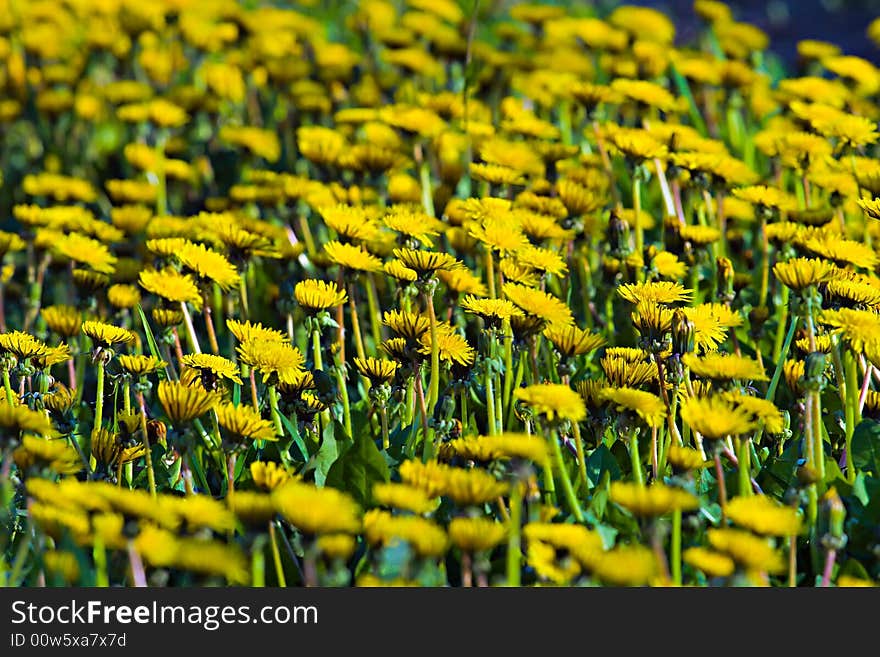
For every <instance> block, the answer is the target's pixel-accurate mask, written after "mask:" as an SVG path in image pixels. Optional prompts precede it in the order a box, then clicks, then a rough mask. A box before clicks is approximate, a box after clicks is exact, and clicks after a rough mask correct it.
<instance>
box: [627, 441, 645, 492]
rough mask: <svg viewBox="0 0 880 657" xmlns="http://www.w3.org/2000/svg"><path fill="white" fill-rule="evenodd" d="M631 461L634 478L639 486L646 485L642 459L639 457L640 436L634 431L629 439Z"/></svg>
mask: <svg viewBox="0 0 880 657" xmlns="http://www.w3.org/2000/svg"><path fill="white" fill-rule="evenodd" d="M629 461H630V464H631V465H632V471H633V477H634V478H635V481H636V483H637V484H638V485H639V486H644V485H645V473H644V472H642V459H641V457H640V456H639V435H638V433H637V432H636V431H635V430H633V431H632V433H631V434H630V437H629Z"/></svg>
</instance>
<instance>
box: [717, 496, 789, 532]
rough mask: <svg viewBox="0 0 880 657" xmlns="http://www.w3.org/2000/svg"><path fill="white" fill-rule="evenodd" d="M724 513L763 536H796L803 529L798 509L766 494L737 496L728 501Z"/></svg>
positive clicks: (735, 521) (738, 523) (741, 525)
mask: <svg viewBox="0 0 880 657" xmlns="http://www.w3.org/2000/svg"><path fill="white" fill-rule="evenodd" d="M724 513H725V515H726V516H727V517H728V518H730V519H731V520H732V521H733V522H734V524H737V525H739V526H740V527H744V528H746V529H750V530H751V531H753V532H755V533H756V534H761V535H763V536H796V535H797V534H798V533H800V530H801V523H802V517H801V514H800V513H799V512H798V510H797V509H796V508H793V507H790V506H783V505H781V504H779V503H778V502H776V501H775V500H772V499H770V498H769V497H767V496H766V495H754V496H752V497H736V498H734V499H732V500H730V501H729V502H728V503H727V506H726V507H725V508H724Z"/></svg>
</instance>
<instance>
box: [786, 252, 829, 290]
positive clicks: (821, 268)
mask: <svg viewBox="0 0 880 657" xmlns="http://www.w3.org/2000/svg"><path fill="white" fill-rule="evenodd" d="M773 274H774V276H776V278H778V279H779V281H780V282H781V283H782V284H783V285H785V286H786V287H789V288H791V289H792V290H795V291H796V292H800V291H801V290H804V289H806V288H808V287H810V286H813V285H818V284H819V283H824V282H827V281H830V280H832V279H833V278H835V277H836V276H838V275H839V274H838V270H837V267H835V266H834V265H833V264H831V263H830V262H828V261H827V260H820V259H818V258H792V259H791V260H787V261H786V262H777V263H776V264H775V265H774V266H773Z"/></svg>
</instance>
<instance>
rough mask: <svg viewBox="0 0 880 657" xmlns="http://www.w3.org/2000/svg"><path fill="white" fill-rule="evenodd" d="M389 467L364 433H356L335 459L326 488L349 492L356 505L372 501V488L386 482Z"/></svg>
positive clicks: (371, 440)
mask: <svg viewBox="0 0 880 657" xmlns="http://www.w3.org/2000/svg"><path fill="white" fill-rule="evenodd" d="M389 476H390V475H389V471H388V464H387V463H386V462H385V457H384V456H383V455H382V452H381V451H379V448H378V447H377V446H376V443H375V442H374V441H373V439H372V438H371V437H370V435H369V433H368V432H367V431H363V430H361V431H355V438H354V442H353V444H352V445H351V447H349V448H348V449H347V450H346V451H345V453H344V454H342V455H341V456H340V457H339V458H337V459H336V462H335V463H334V464H333V465H332V466H331V468H330V471H329V472H328V473H327V481H326V484H327V485H328V486H333V487H334V488H339V489H340V490H344V491H346V492H348V493H349V494H350V495H352V497H354V498H355V499H356V500H357V501H358V503H359V504H362V505H364V506H366V505H367V504H369V503H370V501H371V500H372V491H373V484H374V483H376V482H378V481H388V478H389Z"/></svg>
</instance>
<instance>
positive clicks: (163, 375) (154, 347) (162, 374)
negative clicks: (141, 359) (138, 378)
mask: <svg viewBox="0 0 880 657" xmlns="http://www.w3.org/2000/svg"><path fill="white" fill-rule="evenodd" d="M136 308H137V312H138V317H139V318H140V320H141V326H142V327H143V329H144V333H145V334H146V336H147V346H148V347H149V349H150V355H151V356H153V358H158V359H159V360H162V354H160V353H159V345H158V344H157V343H156V338H155V337H154V336H153V331H152V330H151V329H150V323H149V322H148V321H147V316H146V315H145V314H144V309H143V308H141V304H138V305H137V306H136ZM156 374H157V375H158V376H159V379H160V380H162V379H170V378H171V377H170V376H169V374H168V366H167V365H166V366H165V367H164V368H163V369H161V370H159V371H158V372H157V373H156Z"/></svg>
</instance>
